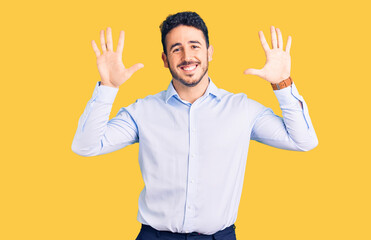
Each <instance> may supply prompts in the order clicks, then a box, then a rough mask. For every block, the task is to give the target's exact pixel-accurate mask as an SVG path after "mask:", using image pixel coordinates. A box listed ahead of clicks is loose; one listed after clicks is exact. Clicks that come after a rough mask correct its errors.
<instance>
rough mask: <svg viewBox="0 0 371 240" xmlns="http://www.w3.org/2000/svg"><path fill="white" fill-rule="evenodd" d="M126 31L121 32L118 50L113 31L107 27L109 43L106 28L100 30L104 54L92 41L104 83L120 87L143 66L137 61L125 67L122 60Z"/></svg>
mask: <svg viewBox="0 0 371 240" xmlns="http://www.w3.org/2000/svg"><path fill="white" fill-rule="evenodd" d="M124 39H125V33H124V31H121V32H120V37H119V41H118V44H117V49H116V51H113V42H112V31H111V28H110V27H108V28H107V43H106V41H105V39H104V30H101V31H100V42H101V47H102V52H103V53H102V54H101V52H100V50H99V49H98V47H97V44H96V43H95V41H94V40H93V41H92V46H93V50H94V52H95V55H96V56H97V66H98V71H99V74H100V77H101V83H102V85H106V86H110V87H116V88H118V87H119V86H120V85H121V84H123V83H124V82H125V81H127V80H128V79H129V78H130V77H131V76H132V75H133V73H134V72H136V71H138V70H139V69H141V68H142V67H143V64H141V63H137V64H135V65H133V66H132V67H130V68H125V66H124V64H123V62H122V51H123V49H124Z"/></svg>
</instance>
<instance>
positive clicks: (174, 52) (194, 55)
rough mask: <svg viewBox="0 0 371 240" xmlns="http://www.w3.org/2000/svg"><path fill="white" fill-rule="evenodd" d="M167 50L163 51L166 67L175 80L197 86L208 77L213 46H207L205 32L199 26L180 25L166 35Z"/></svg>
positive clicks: (188, 85) (186, 84)
mask: <svg viewBox="0 0 371 240" xmlns="http://www.w3.org/2000/svg"><path fill="white" fill-rule="evenodd" d="M165 42H166V50H167V56H166V55H165V53H162V60H163V61H164V65H165V67H167V68H169V70H170V73H171V75H172V76H173V79H174V80H177V81H179V82H180V83H182V84H183V85H185V86H187V87H193V86H196V85H197V84H198V83H199V82H200V81H201V80H202V79H207V78H208V74H207V71H208V67H209V61H211V58H212V53H213V48H212V46H209V49H207V48H206V41H205V38H204V35H203V32H202V31H201V30H199V29H197V28H194V27H190V26H184V25H180V26H178V27H176V28H173V29H172V30H171V31H170V32H169V33H168V34H167V35H166V39H165Z"/></svg>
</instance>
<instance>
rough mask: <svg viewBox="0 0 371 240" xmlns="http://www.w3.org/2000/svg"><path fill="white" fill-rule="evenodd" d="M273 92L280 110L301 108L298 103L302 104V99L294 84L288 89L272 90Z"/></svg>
mask: <svg viewBox="0 0 371 240" xmlns="http://www.w3.org/2000/svg"><path fill="white" fill-rule="evenodd" d="M273 92H274V94H275V95H276V97H277V100H278V102H279V103H280V107H281V108H282V107H288V106H291V107H292V106H297V107H300V108H301V104H300V103H299V101H300V102H303V97H302V96H300V94H299V92H298V89H297V88H296V86H295V83H292V85H291V86H290V87H287V88H284V89H281V90H274V91H273Z"/></svg>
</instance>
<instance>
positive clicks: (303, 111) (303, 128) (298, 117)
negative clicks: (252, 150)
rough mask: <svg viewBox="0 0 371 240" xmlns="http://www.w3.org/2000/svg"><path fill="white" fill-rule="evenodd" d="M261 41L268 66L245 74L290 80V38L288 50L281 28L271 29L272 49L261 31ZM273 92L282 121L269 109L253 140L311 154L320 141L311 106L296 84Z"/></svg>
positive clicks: (258, 122)
mask: <svg viewBox="0 0 371 240" xmlns="http://www.w3.org/2000/svg"><path fill="white" fill-rule="evenodd" d="M259 38H260V42H261V44H262V46H263V49H264V52H265V55H266V57H267V60H266V63H265V65H264V67H263V68H262V69H252V68H249V69H246V70H245V72H244V73H245V74H252V75H257V76H259V77H261V78H263V79H265V80H267V81H268V82H270V83H271V84H279V83H282V81H284V80H286V79H288V78H289V77H290V71H291V57H290V48H291V37H290V36H289V37H288V40H287V44H286V49H285V50H283V40H282V34H281V31H280V30H279V29H278V28H274V27H273V26H272V27H271V38H272V49H271V48H270V47H269V45H268V43H267V41H266V40H265V37H264V34H263V32H262V31H259ZM274 93H275V94H276V97H277V99H278V101H279V103H280V108H281V110H282V115H283V118H281V117H279V116H277V115H275V114H274V113H273V112H272V110H270V109H266V110H265V111H263V112H261V114H260V115H259V116H257V118H256V121H255V124H254V126H253V129H252V134H251V139H252V140H256V141H258V142H262V143H264V144H267V145H270V146H273V147H277V148H282V149H288V150H295V151H308V150H311V149H313V148H314V147H316V146H317V144H318V139H317V136H316V133H315V131H314V128H313V125H312V122H311V119H310V117H309V113H308V107H307V105H306V103H305V101H304V98H303V97H302V96H300V95H299V92H298V90H297V88H296V86H295V84H294V83H292V85H290V86H288V87H284V88H282V89H278V90H275V91H274ZM252 105H254V104H252ZM256 107H257V106H256Z"/></svg>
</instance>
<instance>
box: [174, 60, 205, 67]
mask: <svg viewBox="0 0 371 240" xmlns="http://www.w3.org/2000/svg"><path fill="white" fill-rule="evenodd" d="M190 64H198V65H199V64H201V62H195V61H189V62H187V61H184V62H182V63H180V64H179V65H178V67H182V66H187V65H190Z"/></svg>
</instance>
